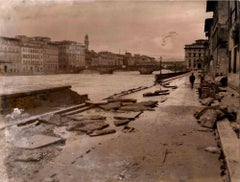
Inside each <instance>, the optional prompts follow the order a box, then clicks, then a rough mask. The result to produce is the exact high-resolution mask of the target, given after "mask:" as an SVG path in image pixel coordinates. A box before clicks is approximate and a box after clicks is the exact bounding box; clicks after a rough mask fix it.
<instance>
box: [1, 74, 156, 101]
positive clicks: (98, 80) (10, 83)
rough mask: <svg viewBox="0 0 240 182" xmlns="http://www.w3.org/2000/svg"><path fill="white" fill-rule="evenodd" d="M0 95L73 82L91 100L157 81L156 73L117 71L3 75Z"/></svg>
mask: <svg viewBox="0 0 240 182" xmlns="http://www.w3.org/2000/svg"><path fill="white" fill-rule="evenodd" d="M0 81H1V83H0V94H3V93H12V92H21V91H26V90H35V89H41V88H46V87H53V86H59V85H72V89H73V90H74V91H76V92H78V93H79V94H88V95H89V98H90V99H91V100H98V99H102V98H105V97H107V96H109V95H112V94H114V93H117V92H120V91H123V90H127V89H130V88H134V87H139V86H150V85H152V84H153V83H154V74H152V75H141V74H139V72H115V73H114V74H104V75H100V74H99V73H91V74H90V73H81V74H59V75H35V76H1V77H0Z"/></svg>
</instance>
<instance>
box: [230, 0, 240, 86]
mask: <svg viewBox="0 0 240 182" xmlns="http://www.w3.org/2000/svg"><path fill="white" fill-rule="evenodd" d="M239 13H240V3H239V1H237V0H235V1H228V21H227V25H228V30H229V34H228V55H229V58H228V59H229V63H228V80H229V83H230V84H231V85H232V86H233V87H235V88H238V89H240V85H239V84H240V53H239V51H240V43H239V42H240V40H239V39H240V36H239V31H240V14H239Z"/></svg>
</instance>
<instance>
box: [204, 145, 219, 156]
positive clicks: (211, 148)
mask: <svg viewBox="0 0 240 182" xmlns="http://www.w3.org/2000/svg"><path fill="white" fill-rule="evenodd" d="M204 150H205V151H207V152H211V153H213V154H216V153H217V154H220V152H221V151H220V149H218V148H217V147H212V146H209V147H206V148H205V149H204Z"/></svg>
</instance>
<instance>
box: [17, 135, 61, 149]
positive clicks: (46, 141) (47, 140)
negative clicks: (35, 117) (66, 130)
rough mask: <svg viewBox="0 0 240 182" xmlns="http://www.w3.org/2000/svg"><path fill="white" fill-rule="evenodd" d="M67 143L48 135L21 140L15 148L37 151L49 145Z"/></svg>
mask: <svg viewBox="0 0 240 182" xmlns="http://www.w3.org/2000/svg"><path fill="white" fill-rule="evenodd" d="M59 142H61V143H62V142H65V140H64V139H62V138H58V137H52V136H47V135H33V136H31V137H28V138H21V139H19V140H17V141H16V142H15V146H16V147H19V148H25V149H36V148H41V147H45V146H47V145H51V144H55V143H59Z"/></svg>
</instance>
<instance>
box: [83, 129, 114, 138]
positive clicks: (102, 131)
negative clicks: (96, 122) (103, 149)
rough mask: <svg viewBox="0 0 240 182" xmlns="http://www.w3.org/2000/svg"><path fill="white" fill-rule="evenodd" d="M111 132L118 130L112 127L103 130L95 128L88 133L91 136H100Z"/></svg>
mask: <svg viewBox="0 0 240 182" xmlns="http://www.w3.org/2000/svg"><path fill="white" fill-rule="evenodd" d="M111 133H116V130H115V129H111V128H108V129H103V130H95V131H94V132H92V133H88V135H89V136H91V137H94V136H100V135H107V134H111Z"/></svg>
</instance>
